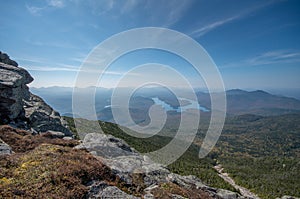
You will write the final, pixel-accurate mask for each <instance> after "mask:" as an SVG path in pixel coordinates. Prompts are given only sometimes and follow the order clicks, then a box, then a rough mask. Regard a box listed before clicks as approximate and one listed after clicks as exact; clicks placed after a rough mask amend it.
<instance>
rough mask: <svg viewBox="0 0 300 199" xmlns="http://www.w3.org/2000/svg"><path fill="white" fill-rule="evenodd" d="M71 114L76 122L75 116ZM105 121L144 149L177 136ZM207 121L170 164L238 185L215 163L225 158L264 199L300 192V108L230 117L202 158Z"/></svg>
mask: <svg viewBox="0 0 300 199" xmlns="http://www.w3.org/2000/svg"><path fill="white" fill-rule="evenodd" d="M66 119H67V120H68V122H69V124H70V126H73V127H74V123H73V119H72V118H66ZM204 121H205V120H204ZM207 121H208V120H207ZM99 124H100V125H101V127H102V130H103V131H104V133H107V134H112V135H113V136H116V137H118V138H121V139H124V140H125V141H126V142H127V143H128V144H129V145H131V146H132V147H134V148H135V149H137V150H138V151H139V152H142V153H145V152H149V151H154V150H156V149H159V148H161V147H162V146H165V145H166V144H167V143H168V142H170V140H171V139H172V137H168V136H159V135H156V136H153V137H151V138H147V139H139V138H135V137H131V136H129V135H127V134H126V133H123V132H122V131H121V130H120V129H119V127H118V125H116V124H112V123H107V122H99ZM207 126H208V124H207V123H204V124H201V125H200V128H199V133H198V136H197V138H196V139H195V141H194V143H195V144H193V145H191V147H190V148H189V150H187V151H186V152H185V154H184V155H183V156H182V157H180V158H179V159H178V160H177V161H176V162H174V163H173V164H171V165H169V166H168V167H169V169H170V170H171V171H173V172H175V173H178V174H182V175H195V176H197V177H199V178H200V179H201V180H203V182H205V183H207V184H208V185H210V186H214V187H220V188H224V189H229V190H234V188H233V187H232V186H231V185H229V184H228V183H226V182H224V180H223V179H221V178H220V177H219V176H218V175H217V172H216V171H215V170H213V169H212V167H213V166H214V165H215V164H217V163H221V164H222V165H223V167H224V168H225V171H226V172H227V173H229V175H230V176H231V177H232V178H233V179H234V180H235V181H236V183H237V184H239V185H241V186H244V187H246V188H248V189H250V190H251V191H253V192H254V193H256V194H258V195H259V196H260V197H261V198H263V199H275V198H276V197H282V196H283V195H292V196H296V197H300V192H299V190H300V181H299V179H300V173H299V170H300V134H299V131H300V115H299V114H288V115H281V116H269V117H262V116H256V115H250V114H249V115H242V116H235V117H227V120H226V123H225V126H224V129H223V132H222V135H221V137H220V139H219V141H218V143H217V146H216V147H215V148H214V149H213V151H212V152H210V154H209V155H208V157H206V158H204V159H199V158H198V152H199V146H200V145H201V143H202V140H203V137H204V135H205V134H204V133H203V132H206V129H207ZM74 129H75V128H74ZM75 130H76V129H75ZM197 145H198V146H197Z"/></svg>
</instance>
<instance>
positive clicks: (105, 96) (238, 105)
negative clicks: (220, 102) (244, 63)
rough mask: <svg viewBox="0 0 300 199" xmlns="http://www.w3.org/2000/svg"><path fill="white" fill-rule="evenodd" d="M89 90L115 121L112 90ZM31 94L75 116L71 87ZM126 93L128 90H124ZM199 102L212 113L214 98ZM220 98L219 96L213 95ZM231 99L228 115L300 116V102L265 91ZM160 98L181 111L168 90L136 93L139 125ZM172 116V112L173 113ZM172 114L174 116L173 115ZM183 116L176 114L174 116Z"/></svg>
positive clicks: (103, 114)
mask: <svg viewBox="0 0 300 199" xmlns="http://www.w3.org/2000/svg"><path fill="white" fill-rule="evenodd" d="M89 89H93V91H94V90H95V91H96V92H95V101H96V104H95V107H96V113H97V116H98V119H100V120H104V121H113V118H112V111H111V109H112V107H111V106H110V105H111V104H110V99H111V95H112V91H113V90H112V89H107V88H94V87H89V88H86V89H82V96H84V95H85V93H86V92H87V91H89ZM30 90H31V91H32V92H33V93H35V94H37V95H39V96H41V97H42V98H44V100H45V101H46V102H47V103H49V104H50V105H51V106H52V107H54V109H56V110H57V111H58V112H60V113H61V114H62V115H66V116H71V115H72V92H73V88H70V87H48V88H30ZM123 92H124V93H126V88H124V90H123ZM196 95H197V97H198V102H199V104H200V105H201V106H203V107H205V108H207V109H208V110H209V109H210V106H211V105H210V95H209V94H208V93H205V92H200V91H198V92H197V93H196ZM212 95H216V97H218V93H213V94H212ZM226 95H227V114H229V115H242V114H256V115H262V116H269V115H282V114H287V113H300V100H298V99H295V98H290V97H284V96H279V95H273V94H270V93H268V92H265V91H262V90H256V91H245V90H240V89H233V90H228V91H226ZM154 97H157V98H159V99H160V100H162V101H164V102H165V103H167V104H169V105H170V106H172V107H174V108H178V106H179V102H178V99H177V98H176V97H175V95H174V94H172V93H171V92H170V91H169V90H167V89H162V88H144V89H140V90H138V92H136V93H134V95H133V96H132V97H131V100H130V113H131V115H132V117H133V119H134V118H136V119H134V120H135V121H136V122H145V121H148V119H149V118H148V110H149V108H150V107H151V105H153V104H154V103H155V102H154V101H153V100H152V98H154ZM171 112H172V111H171ZM171 112H170V114H171ZM174 114H175V115H176V114H180V113H174V111H173V112H172V115H174Z"/></svg>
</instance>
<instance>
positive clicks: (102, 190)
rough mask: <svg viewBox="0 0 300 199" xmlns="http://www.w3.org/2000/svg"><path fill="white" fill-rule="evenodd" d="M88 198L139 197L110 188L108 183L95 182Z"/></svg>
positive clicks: (135, 198) (90, 188) (91, 186)
mask: <svg viewBox="0 0 300 199" xmlns="http://www.w3.org/2000/svg"><path fill="white" fill-rule="evenodd" d="M86 198H89V199H94V198H103V199H104V198H107V199H108V198H128V199H138V198H139V197H135V196H132V195H129V194H127V193H125V192H124V191H122V190H120V189H119V188H118V187H115V186H110V185H108V184H107V183H106V182H103V181H100V182H99V181H93V182H92V183H91V185H90V186H89V193H88V195H87V197H86Z"/></svg>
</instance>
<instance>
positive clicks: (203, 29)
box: [190, 14, 243, 37]
mask: <svg viewBox="0 0 300 199" xmlns="http://www.w3.org/2000/svg"><path fill="white" fill-rule="evenodd" d="M242 16H243V15H242V14H240V15H236V16H233V17H229V18H226V19H222V20H219V21H215V22H213V23H211V24H208V25H205V26H203V27H201V28H198V29H196V30H194V31H192V32H191V33H190V35H191V36H195V37H201V36H203V35H205V34H206V33H208V32H209V31H211V30H213V29H215V28H218V27H219V26H222V25H224V24H226V23H229V22H231V21H234V20H237V19H239V18H241V17H242Z"/></svg>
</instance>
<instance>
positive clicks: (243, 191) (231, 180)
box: [214, 164, 260, 199]
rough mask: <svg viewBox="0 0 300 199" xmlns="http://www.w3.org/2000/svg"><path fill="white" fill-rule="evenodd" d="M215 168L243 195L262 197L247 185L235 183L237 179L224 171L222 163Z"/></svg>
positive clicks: (255, 198) (257, 198)
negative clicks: (246, 186) (247, 187)
mask: <svg viewBox="0 0 300 199" xmlns="http://www.w3.org/2000/svg"><path fill="white" fill-rule="evenodd" d="M214 169H215V170H216V171H217V172H218V173H219V176H220V177H221V178H223V179H224V180H225V181H226V182H228V183H229V184H231V185H232V186H233V187H234V188H236V189H237V190H239V191H240V192H241V194H242V196H246V197H249V198H253V199H260V198H259V197H258V196H257V195H256V194H254V193H252V192H251V191H250V190H248V189H246V188H245V187H242V186H239V185H237V184H236V183H235V181H234V180H233V179H232V178H231V177H230V176H229V175H228V173H224V172H223V170H224V168H223V167H222V165H221V164H218V165H216V166H214Z"/></svg>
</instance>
